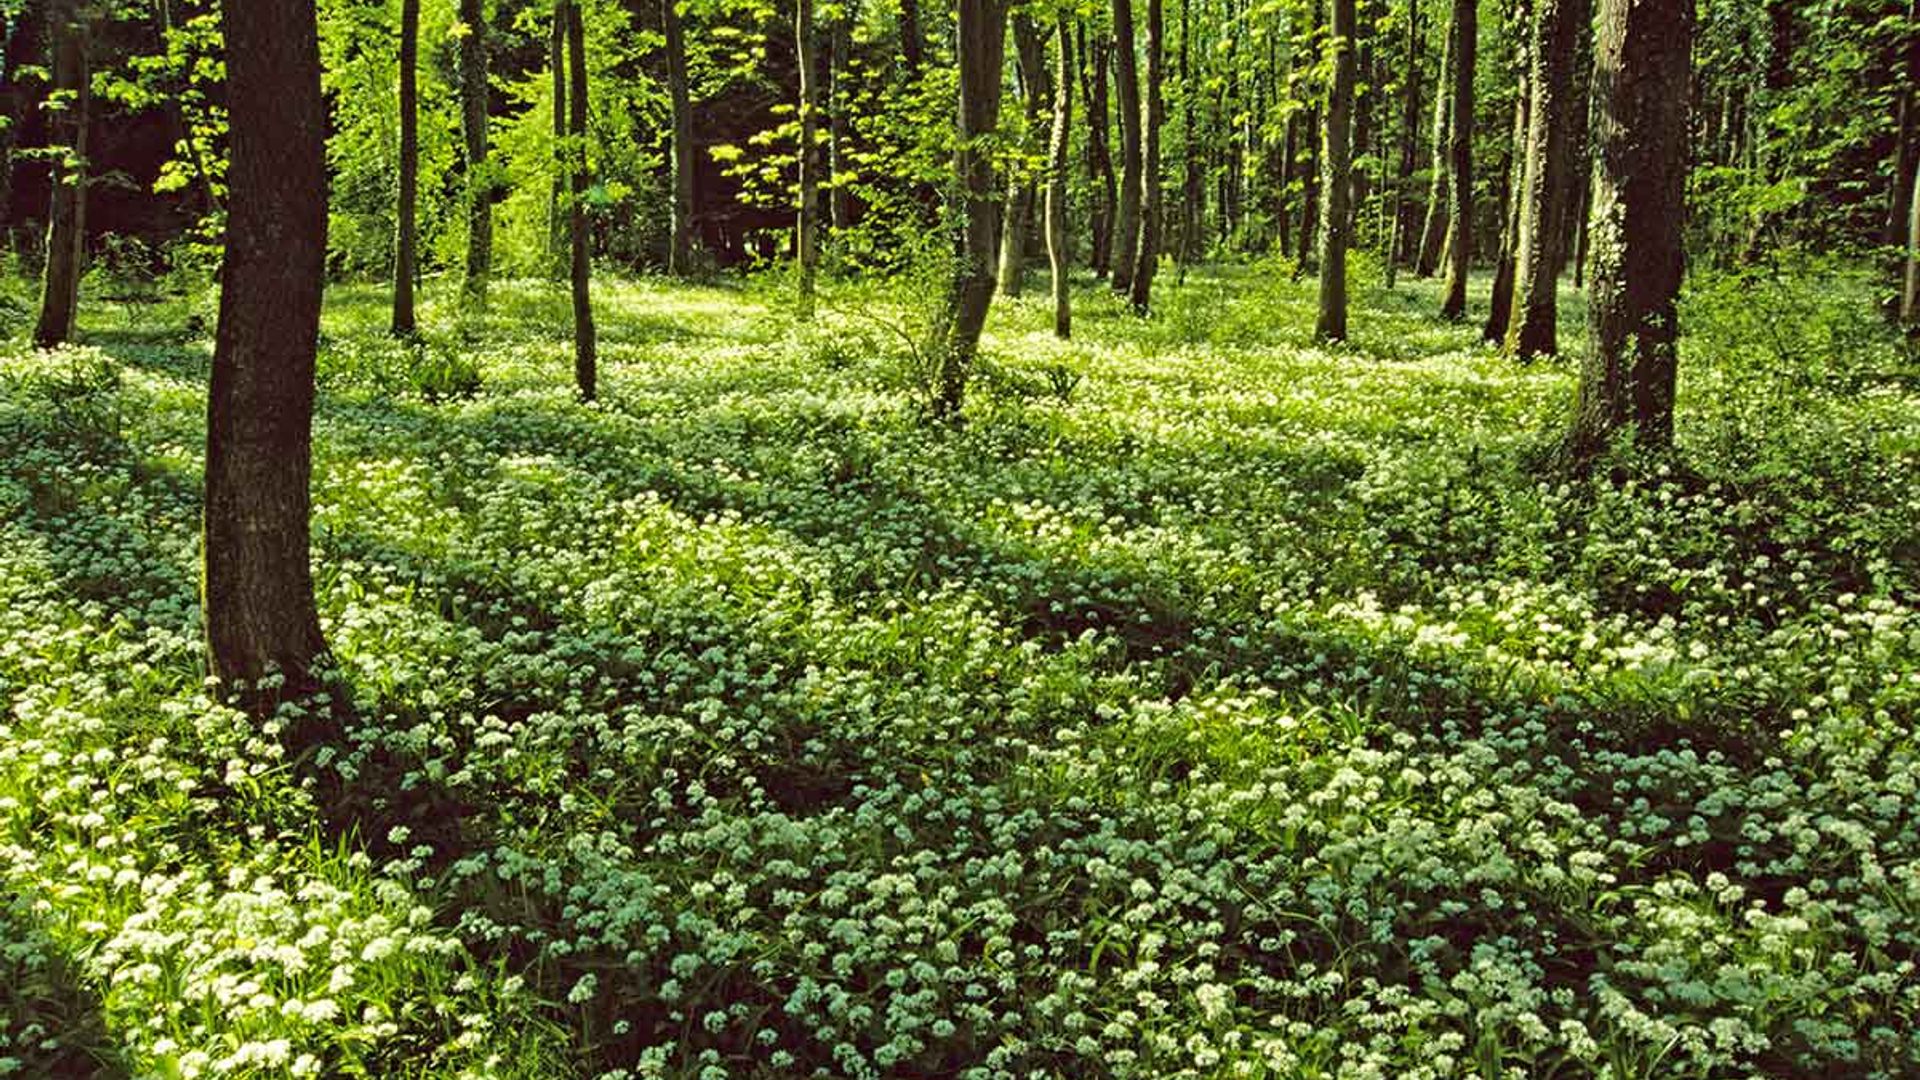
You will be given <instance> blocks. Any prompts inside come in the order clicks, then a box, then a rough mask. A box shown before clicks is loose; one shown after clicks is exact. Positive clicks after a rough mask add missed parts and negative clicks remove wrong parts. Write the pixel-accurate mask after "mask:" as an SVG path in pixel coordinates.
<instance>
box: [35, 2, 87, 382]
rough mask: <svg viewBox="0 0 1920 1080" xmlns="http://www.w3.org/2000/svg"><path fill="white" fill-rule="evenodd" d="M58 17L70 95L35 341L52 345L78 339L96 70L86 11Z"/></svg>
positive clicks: (60, 123)
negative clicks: (89, 132)
mask: <svg viewBox="0 0 1920 1080" xmlns="http://www.w3.org/2000/svg"><path fill="white" fill-rule="evenodd" d="M48 15H49V17H50V18H51V20H52V33H51V34H50V35H49V40H51V41H52V42H53V88H54V91H55V92H56V93H58V94H61V95H63V96H64V104H63V105H62V106H61V108H60V110H59V111H58V112H57V113H56V114H55V117H56V119H55V121H54V129H55V132H56V133H57V134H56V139H57V142H56V144H55V145H56V146H57V148H58V149H59V150H60V151H61V153H60V156H59V157H58V158H57V159H56V160H55V162H54V167H53V173H52V182H51V186H50V192H51V194H50V196H49V206H48V214H47V261H46V265H45V267H44V268H43V270H44V273H43V276H42V278H41V285H40V319H39V321H38V322H37V323H36V324H35V325H34V328H33V343H34V345H35V347H37V348H41V349H51V348H53V347H54V346H56V345H62V344H65V343H66V342H68V341H70V340H72V339H73V322H74V316H75V313H76V312H77V311H78V310H79V307H80V267H81V264H82V263H83V262H84V261H85V259H86V250H87V173H88V171H89V170H88V168H87V127H88V124H89V121H90V119H91V113H92V111H93V110H92V102H93V92H92V81H93V77H92V73H91V71H90V70H89V66H88V63H87V36H88V30H87V26H86V22H85V19H86V17H87V16H86V14H85V13H84V12H83V11H81V9H80V6H79V5H78V4H77V3H74V2H72V0H64V2H60V3H55V4H53V5H51V6H50V7H49V8H48Z"/></svg>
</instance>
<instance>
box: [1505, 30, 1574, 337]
mask: <svg viewBox="0 0 1920 1080" xmlns="http://www.w3.org/2000/svg"><path fill="white" fill-rule="evenodd" d="M1534 4H1535V5H1536V7H1535V10H1534V33H1533V48H1532V50H1531V53H1530V55H1529V57H1528V62H1529V64H1530V65H1531V68H1532V72H1533V74H1532V76H1531V78H1529V80H1528V83H1529V91H1530V93H1531V94H1532V101H1533V104H1532V110H1531V111H1532V116H1531V117H1530V119H1529V120H1528V130H1527V170H1526V175H1527V185H1526V191H1525V192H1524V199H1523V200H1522V210H1521V215H1520V250H1519V256H1518V258H1517V260H1516V267H1517V273H1518V274H1519V279H1518V281H1517V282H1516V283H1515V286H1514V306H1515V310H1514V320H1513V326H1512V333H1511V334H1510V336H1509V338H1508V342H1507V349H1508V351H1509V352H1511V353H1513V354H1514V355H1515V356H1518V357H1521V358H1522V359H1528V358H1531V357H1535V356H1550V355H1552V354H1554V353H1556V352H1558V351H1559V349H1560V342H1559V336H1558V323H1559V319H1560V308H1559V298H1558V295H1557V293H1558V289H1559V282H1560V267H1561V264H1562V262H1563V261H1564V260H1563V258H1562V256H1561V252H1560V242H1561V237H1562V235H1563V223H1564V222H1565V221H1566V216H1567V205H1568V204H1569V203H1570V202H1572V201H1573V189H1574V187H1575V181H1574V174H1573V127H1574V124H1573V116H1572V115H1571V113H1572V109H1571V106H1572V104H1573V99H1574V89H1573V82H1574V71H1573V58H1574V54H1575V52H1576V50H1577V48H1578V46H1579V28H1580V24H1581V23H1583V22H1587V21H1590V13H1589V11H1588V9H1587V5H1586V3H1585V0H1534Z"/></svg>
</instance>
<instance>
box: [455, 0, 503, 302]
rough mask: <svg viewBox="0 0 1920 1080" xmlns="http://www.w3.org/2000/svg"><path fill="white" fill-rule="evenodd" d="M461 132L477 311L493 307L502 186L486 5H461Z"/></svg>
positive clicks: (468, 280) (478, 1)
mask: <svg viewBox="0 0 1920 1080" xmlns="http://www.w3.org/2000/svg"><path fill="white" fill-rule="evenodd" d="M460 21H461V22H462V23H463V24H465V26H466V28H467V33H466V36H465V37H463V38H461V39H460V131H461V134H462V135H463V136H464V137H465V139H466V150H467V159H466V166H467V266H466V275H465V279H464V281H463V282H462V284H461V289H460V291H461V293H462V295H464V296H465V297H466V299H467V301H468V302H469V303H471V304H472V305H473V306H474V307H475V308H479V309H484V308H485V307H486V304H487V284H488V281H489V280H490V279H491V278H492V276H493V203H494V193H495V192H496V191H497V190H498V187H499V185H498V184H496V183H495V182H494V178H493V174H492V172H491V171H490V170H489V168H488V167H487V151H488V140H487V115H488V108H487V105H488V89H487V66H488V64H487V61H488V56H487V53H488V50H489V45H488V38H489V33H488V29H487V7H486V2H485V0H460Z"/></svg>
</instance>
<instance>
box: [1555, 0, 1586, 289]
mask: <svg viewBox="0 0 1920 1080" xmlns="http://www.w3.org/2000/svg"><path fill="white" fill-rule="evenodd" d="M1580 7H1581V8H1582V10H1584V11H1585V13H1586V14H1585V15H1584V16H1583V17H1581V18H1579V19H1576V20H1574V21H1575V23H1576V24H1577V25H1576V26H1575V33H1576V34H1577V35H1578V37H1579V42H1580V46H1579V49H1578V50H1577V51H1576V52H1575V53H1574V58H1573V83H1572V86H1573V94H1572V96H1571V97H1570V98H1569V99H1568V113H1567V127H1568V130H1569V131H1570V132H1571V133H1572V134H1571V136H1570V137H1569V140H1568V144H1567V161H1568V163H1569V167H1570V168H1571V169H1572V170H1573V196H1572V198H1571V199H1569V200H1568V201H1567V214H1566V221H1565V223H1564V224H1563V225H1562V227H1561V234H1560V235H1561V242H1560V244H1559V248H1558V253H1559V256H1560V269H1561V271H1562V272H1565V271H1566V270H1567V268H1568V267H1569V266H1571V267H1572V268H1573V284H1574V287H1575V288H1580V287H1581V286H1582V284H1583V283H1584V282H1585V281H1586V266H1585V263H1586V259H1585V255H1586V251H1585V249H1584V247H1583V245H1584V243H1585V239H1586V230H1587V210H1588V204H1589V203H1590V202H1591V200H1592V197H1593V148H1592V146H1591V143H1592V134H1593V130H1592V127H1591V119H1592V110H1593V17H1592V16H1593V0H1580Z"/></svg>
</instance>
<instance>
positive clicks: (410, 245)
mask: <svg viewBox="0 0 1920 1080" xmlns="http://www.w3.org/2000/svg"><path fill="white" fill-rule="evenodd" d="M419 71H420V0H400V190H399V193H398V196H397V198H396V199H395V204H396V210H395V212H394V215H393V324H392V326H391V327H390V328H389V332H391V333H392V334H393V336H394V337H404V338H410V337H413V336H414V334H415V332H416V330H417V328H416V327H415V325H414V319H413V282H414V278H416V277H418V276H419V265H418V255H417V252H416V245H417V244H418V242H419V237H420V228H419V207H420V84H419Z"/></svg>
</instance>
